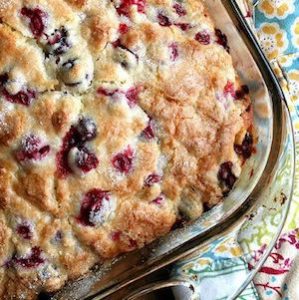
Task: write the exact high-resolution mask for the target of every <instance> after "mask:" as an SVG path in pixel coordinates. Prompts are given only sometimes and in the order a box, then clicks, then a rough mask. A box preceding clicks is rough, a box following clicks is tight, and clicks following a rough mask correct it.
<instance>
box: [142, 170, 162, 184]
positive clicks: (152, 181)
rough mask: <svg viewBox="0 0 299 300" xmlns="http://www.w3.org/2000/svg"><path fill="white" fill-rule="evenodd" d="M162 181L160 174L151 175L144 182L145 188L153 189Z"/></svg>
mask: <svg viewBox="0 0 299 300" xmlns="http://www.w3.org/2000/svg"><path fill="white" fill-rule="evenodd" d="M160 181H161V176H160V175H158V174H155V173H153V174H150V175H149V176H148V177H147V178H146V179H145V181H144V186H146V187H151V186H153V185H154V184H155V183H159V182H160Z"/></svg>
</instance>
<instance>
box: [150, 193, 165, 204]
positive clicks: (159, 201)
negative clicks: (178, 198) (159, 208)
mask: <svg viewBox="0 0 299 300" xmlns="http://www.w3.org/2000/svg"><path fill="white" fill-rule="evenodd" d="M163 201H164V197H163V196H162V195H160V196H158V197H157V198H156V199H154V200H152V203H153V204H157V205H161V204H162V203H163Z"/></svg>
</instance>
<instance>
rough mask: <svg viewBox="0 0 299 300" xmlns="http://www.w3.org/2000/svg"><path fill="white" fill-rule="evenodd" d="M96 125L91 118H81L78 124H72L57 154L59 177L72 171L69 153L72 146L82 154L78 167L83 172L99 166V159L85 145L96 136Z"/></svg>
mask: <svg viewBox="0 0 299 300" xmlns="http://www.w3.org/2000/svg"><path fill="white" fill-rule="evenodd" d="M96 134H97V133H96V125H95V123H94V122H93V121H92V120H91V119H89V118H81V119H80V120H79V122H78V124H77V125H76V126H71V128H70V130H69V131H68V133H67V134H66V135H65V137H64V138H63V141H62V147H61V150H60V151H59V152H58V153H57V155H56V164H57V173H58V176H59V177H62V178H63V177H65V176H67V175H68V174H70V173H72V170H71V168H70V166H69V162H68V155H69V152H70V151H71V149H72V148H75V147H76V148H78V149H79V150H80V151H81V153H82V154H84V155H82V157H80V160H78V167H79V168H80V169H81V170H82V171H83V172H88V171H90V170H91V169H93V168H95V167H97V165H98V163H99V162H98V159H97V158H96V157H95V155H94V154H92V153H90V152H89V150H87V149H86V148H85V147H84V144H85V142H86V141H90V140H92V139H94V138H95V137H96Z"/></svg>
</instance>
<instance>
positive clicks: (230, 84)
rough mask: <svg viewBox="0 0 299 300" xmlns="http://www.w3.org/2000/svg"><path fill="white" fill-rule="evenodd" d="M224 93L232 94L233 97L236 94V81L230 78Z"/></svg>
mask: <svg viewBox="0 0 299 300" xmlns="http://www.w3.org/2000/svg"><path fill="white" fill-rule="evenodd" d="M224 94H225V95H231V96H232V97H233V98H235V96H236V92H235V87H234V83H233V82H231V81H230V80H228V81H227V83H226V85H225V87H224Z"/></svg>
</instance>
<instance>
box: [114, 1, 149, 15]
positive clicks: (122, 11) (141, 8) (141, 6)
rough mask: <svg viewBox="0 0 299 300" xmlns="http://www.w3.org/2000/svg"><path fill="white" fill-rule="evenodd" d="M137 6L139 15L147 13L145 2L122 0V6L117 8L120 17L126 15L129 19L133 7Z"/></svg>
mask: <svg viewBox="0 0 299 300" xmlns="http://www.w3.org/2000/svg"><path fill="white" fill-rule="evenodd" d="M133 5H135V6H136V7H137V11H138V12H139V13H144V12H145V5H146V2H145V0H122V1H121V4H120V5H119V6H118V7H117V8H116V11H117V12H118V14H119V15H124V16H126V17H129V15H130V11H131V7H132V6H133Z"/></svg>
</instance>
